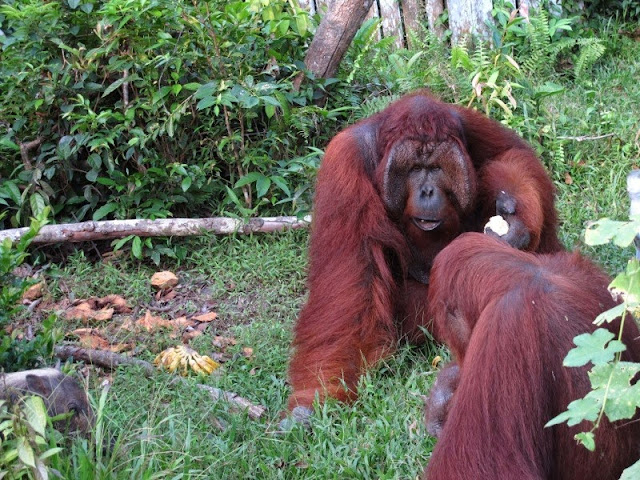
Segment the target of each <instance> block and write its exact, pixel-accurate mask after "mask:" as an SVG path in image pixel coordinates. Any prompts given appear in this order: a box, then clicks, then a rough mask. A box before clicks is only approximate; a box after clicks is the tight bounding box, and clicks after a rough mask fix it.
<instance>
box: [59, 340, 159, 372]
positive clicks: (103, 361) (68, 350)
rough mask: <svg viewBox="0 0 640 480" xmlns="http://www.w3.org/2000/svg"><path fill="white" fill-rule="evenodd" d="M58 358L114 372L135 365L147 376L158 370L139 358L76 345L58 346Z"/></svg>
mask: <svg viewBox="0 0 640 480" xmlns="http://www.w3.org/2000/svg"><path fill="white" fill-rule="evenodd" d="M54 353H55V356H56V358H59V359H60V360H63V361H64V360H66V359H68V358H72V359H74V360H76V361H81V362H86V363H90V364H91V365H97V366H99V367H104V368H108V369H110V370H113V369H114V368H117V367H119V366H120V365H135V366H137V367H141V368H142V369H143V370H144V374H145V375H146V376H151V375H153V374H154V373H155V372H157V369H156V368H155V367H154V366H153V365H151V364H150V363H149V362H145V361H144V360H139V359H137V358H132V357H126V356H124V355H120V354H118V353H114V352H109V351H107V350H93V349H91V348H82V347H77V346H75V345H58V346H56V347H55V350H54Z"/></svg>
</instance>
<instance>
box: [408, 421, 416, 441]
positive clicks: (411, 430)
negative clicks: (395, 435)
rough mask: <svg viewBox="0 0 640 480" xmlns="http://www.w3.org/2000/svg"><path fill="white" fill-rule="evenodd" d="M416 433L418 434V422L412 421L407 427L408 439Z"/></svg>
mask: <svg viewBox="0 0 640 480" xmlns="http://www.w3.org/2000/svg"><path fill="white" fill-rule="evenodd" d="M417 433H418V421H417V420H414V421H413V422H411V424H410V425H409V437H410V438H413V436H414V435H416V434H417Z"/></svg>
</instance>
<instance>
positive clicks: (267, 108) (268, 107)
mask: <svg viewBox="0 0 640 480" xmlns="http://www.w3.org/2000/svg"><path fill="white" fill-rule="evenodd" d="M264 113H266V114H267V118H271V117H273V116H274V115H275V114H276V107H274V106H273V105H265V106H264Z"/></svg>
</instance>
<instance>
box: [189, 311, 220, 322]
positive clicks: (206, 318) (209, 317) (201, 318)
mask: <svg viewBox="0 0 640 480" xmlns="http://www.w3.org/2000/svg"><path fill="white" fill-rule="evenodd" d="M217 316H218V314H217V313H216V312H208V313H202V314H200V315H194V316H193V317H191V319H192V320H196V321H198V322H212V321H214V320H215V319H216V317H217Z"/></svg>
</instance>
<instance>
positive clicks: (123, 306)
mask: <svg viewBox="0 0 640 480" xmlns="http://www.w3.org/2000/svg"><path fill="white" fill-rule="evenodd" d="M96 302H97V304H98V306H99V307H101V308H104V307H113V308H114V310H115V311H116V312H117V313H130V312H131V307H129V305H127V301H126V300H125V299H124V298H122V297H121V296H120V295H115V294H112V295H107V296H106V297H102V298H98V299H97V300H96Z"/></svg>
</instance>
